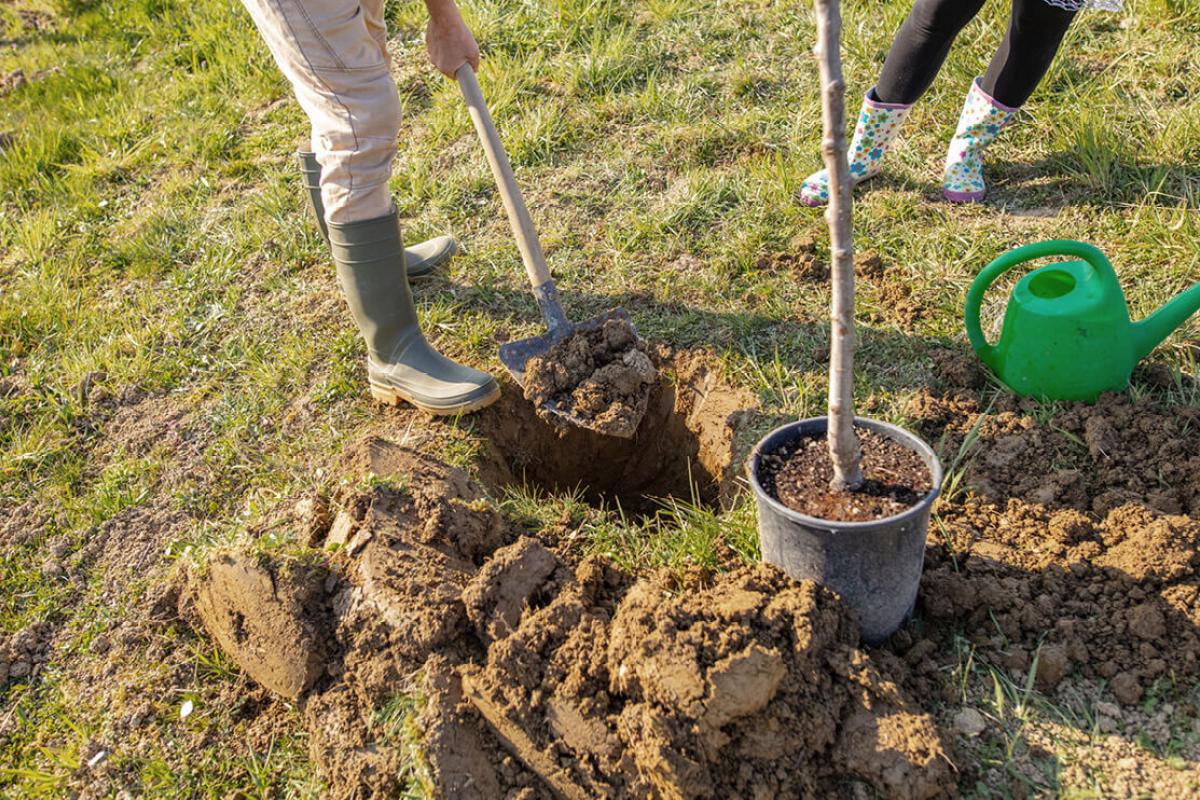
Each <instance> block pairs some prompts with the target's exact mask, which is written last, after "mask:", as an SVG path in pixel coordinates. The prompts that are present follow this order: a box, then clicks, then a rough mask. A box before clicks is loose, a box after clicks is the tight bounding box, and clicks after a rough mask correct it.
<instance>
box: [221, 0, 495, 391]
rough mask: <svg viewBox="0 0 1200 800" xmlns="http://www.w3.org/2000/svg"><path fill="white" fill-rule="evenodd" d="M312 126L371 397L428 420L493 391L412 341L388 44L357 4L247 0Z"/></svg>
mask: <svg viewBox="0 0 1200 800" xmlns="http://www.w3.org/2000/svg"><path fill="white" fill-rule="evenodd" d="M244 2H245V5H246V7H247V9H249V11H250V14H251V16H252V17H253V18H254V22H255V24H256V25H257V26H258V29H259V31H260V32H261V33H262V36H263V38H264V39H265V40H266V42H267V45H268V47H269V48H270V49H271V52H272V54H273V55H274V56H275V60H276V62H277V63H278V64H279V67H280V69H281V70H283V73H284V75H285V76H286V77H287V78H288V80H289V81H290V82H291V84H292V87H293V90H294V91H295V93H296V97H297V99H298V100H299V101H300V105H301V106H302V107H303V108H304V111H305V113H306V114H307V115H308V117H309V120H310V121H311V123H312V128H313V131H314V136H313V139H314V144H315V145H316V151H317V153H316V154H317V158H318V159H319V160H320V164H321V181H320V185H321V200H322V202H323V204H324V206H325V220H326V222H327V228H328V235H329V241H330V246H331V248H332V250H333V255H334V261H335V262H336V263H337V271H338V282H339V284H340V285H341V287H342V291H343V292H344V293H345V295H346V300H347V302H348V303H349V305H350V312H351V315H352V316H353V317H354V321H355V324H356V325H357V326H358V329H359V332H360V333H361V334H362V336H363V338H364V340H366V343H367V353H368V356H367V376H368V379H369V381H370V386H371V393H372V395H373V396H374V397H376V398H377V399H380V400H383V401H385V402H389V403H398V402H400V401H401V400H403V401H407V402H409V403H412V404H413V405H415V406H417V407H419V408H422V409H424V410H426V411H429V412H431V413H435V414H461V413H466V412H469V411H472V410H475V409H478V408H482V407H483V406H486V405H488V404H490V403H491V402H493V401H495V400H496V398H498V397H499V395H500V389H499V387H498V386H497V385H496V382H495V381H494V380H493V379H492V378H491V377H490V376H489V375H487V374H486V373H483V372H479V371H478V370H474V369H471V368H470V367H465V366H462V365H460V364H456V363H454V362H453V361H450V360H449V359H447V358H445V357H444V356H442V355H441V354H440V353H438V352H437V351H436V350H435V349H434V348H433V347H432V346H430V345H429V343H428V342H427V341H426V340H425V337H424V336H423V335H422V334H421V330H420V328H419V326H418V323H417V314H416V309H415V308H414V307H413V302H412V295H411V293H410V292H409V289H408V281H407V280H405V272H404V258H405V256H404V246H403V243H402V241H401V238H400V226H399V220H398V218H397V215H396V210H395V207H394V206H393V204H392V199H391V194H390V192H389V190H388V178H389V177H390V176H391V166H392V159H393V157H394V156H395V153H396V137H397V135H398V133H399V128H400V98H399V96H398V95H397V94H396V86H395V84H394V83H393V82H392V78H391V75H390V74H389V72H388V59H387V54H386V48H381V47H380V45H379V41H378V40H377V39H376V38H375V37H374V36H373V35H372V34H371V32H370V31H369V30H368V28H367V23H366V20H365V16H366V15H365V13H364V11H363V8H362V6H361V5H359V2H358V0H244Z"/></svg>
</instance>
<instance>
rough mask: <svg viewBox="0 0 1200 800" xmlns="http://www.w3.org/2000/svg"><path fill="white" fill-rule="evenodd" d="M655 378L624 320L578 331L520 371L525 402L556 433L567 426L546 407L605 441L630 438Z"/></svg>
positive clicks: (641, 346) (643, 350)
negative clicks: (573, 419)
mask: <svg viewBox="0 0 1200 800" xmlns="http://www.w3.org/2000/svg"><path fill="white" fill-rule="evenodd" d="M657 377H658V373H657V370H656V369H655V367H654V362H653V361H651V359H650V356H649V354H648V351H647V348H646V345H645V344H644V343H643V342H642V341H640V340H639V339H638V337H637V333H636V332H635V331H634V329H633V325H632V324H631V323H630V322H629V320H627V319H621V318H618V317H613V318H610V319H607V320H605V321H604V323H603V324H601V325H580V326H579V327H578V328H576V330H575V333H574V334H573V335H572V336H571V337H570V338H568V339H566V340H564V341H562V342H560V343H558V344H557V345H555V346H554V348H553V349H551V350H550V352H548V353H546V354H545V355H544V356H538V357H536V358H531V359H530V360H529V363H528V364H527V365H526V368H525V399H527V400H528V401H529V402H530V403H532V404H533V406H534V407H535V408H536V409H537V411H538V414H539V415H541V416H542V417H543V418H544V419H546V420H547V421H549V422H551V423H553V424H554V425H557V426H559V427H565V426H569V425H570V423H568V422H567V421H565V420H564V419H562V417H560V416H558V415H557V414H553V413H551V412H550V411H549V410H548V409H547V408H546V407H547V406H549V407H551V408H556V409H559V410H561V411H564V412H567V413H569V414H572V415H574V416H576V417H578V418H579V419H581V420H584V421H585V422H586V423H587V424H588V426H589V427H591V428H593V429H594V430H596V431H599V432H600V433H603V434H605V435H608V436H618V437H621V438H623V439H628V438H631V437H632V436H633V435H634V434H635V433H636V432H637V429H638V425H640V424H641V421H642V418H643V417H644V416H645V415H646V406H647V404H648V402H649V396H650V386H651V385H652V384H653V383H654V382H655V380H656V379H657Z"/></svg>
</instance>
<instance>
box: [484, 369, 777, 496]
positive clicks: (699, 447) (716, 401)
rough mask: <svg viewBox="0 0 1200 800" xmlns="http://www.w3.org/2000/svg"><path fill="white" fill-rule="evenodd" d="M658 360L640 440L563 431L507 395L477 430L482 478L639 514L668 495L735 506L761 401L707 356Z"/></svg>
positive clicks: (494, 484)
mask: <svg viewBox="0 0 1200 800" xmlns="http://www.w3.org/2000/svg"><path fill="white" fill-rule="evenodd" d="M651 356H652V357H653V362H654V366H655V372H656V374H657V376H658V377H657V378H656V380H655V382H654V383H653V384H652V385H651V386H650V390H649V395H648V403H647V409H646V416H645V419H644V421H643V422H642V425H641V426H640V427H639V428H638V430H637V433H636V434H635V436H634V438H632V439H619V438H617V437H614V436H604V435H601V434H598V433H595V432H593V431H589V430H585V429H583V428H578V427H573V428H570V429H567V430H564V429H560V428H558V427H556V426H554V425H552V424H550V423H548V422H547V421H546V420H545V419H543V418H542V417H540V416H539V415H538V414H537V413H535V407H534V406H532V405H531V404H529V403H527V402H525V401H524V400H523V399H522V398H521V397H520V395H519V393H518V392H509V391H505V392H503V393H502V394H501V397H500V400H499V401H497V402H496V403H495V404H494V405H492V406H490V407H489V408H487V409H485V410H484V411H483V412H481V413H480V415H479V417H478V421H477V423H476V425H475V426H474V427H475V431H476V432H477V433H479V434H481V435H482V436H483V437H484V439H485V440H486V441H487V443H488V445H489V447H488V449H487V452H486V453H485V455H484V459H483V462H482V463H481V464H480V478H481V479H482V480H483V482H484V483H485V484H486V485H487V486H488V487H489V488H495V489H499V488H502V487H505V486H510V485H514V484H515V485H520V484H531V485H534V486H539V487H542V488H546V489H549V490H551V491H556V492H572V491H579V492H582V493H583V495H584V497H585V498H586V499H588V500H589V501H592V502H607V503H614V502H615V503H618V504H620V506H621V508H623V509H624V510H626V511H629V512H633V513H643V512H652V511H654V510H655V509H656V508H658V507H659V506H658V499H659V498H664V497H678V498H682V499H685V500H688V501H692V500H693V499H694V500H698V501H699V502H701V503H705V504H708V505H713V506H720V505H725V504H727V503H728V502H730V501H731V500H732V499H733V496H734V494H735V493H736V492H737V491H738V479H739V477H740V475H741V474H742V470H743V465H744V464H745V456H746V453H748V451H749V449H750V447H752V446H753V440H754V438H755V437H754V427H755V425H754V422H755V421H756V419H757V412H756V409H757V407H758V400H757V398H756V397H755V395H754V393H753V392H750V391H748V390H745V389H739V388H737V387H735V386H732V385H730V384H729V383H728V382H727V381H726V380H725V379H724V376H723V374H722V372H721V369H720V367H719V365H718V363H717V362H716V360H715V359H714V358H713V357H712V356H711V354H709V353H707V352H705V351H702V350H694V351H693V350H685V351H673V350H671V349H669V348H666V347H659V348H656V349H655V350H654V351H652V352H651Z"/></svg>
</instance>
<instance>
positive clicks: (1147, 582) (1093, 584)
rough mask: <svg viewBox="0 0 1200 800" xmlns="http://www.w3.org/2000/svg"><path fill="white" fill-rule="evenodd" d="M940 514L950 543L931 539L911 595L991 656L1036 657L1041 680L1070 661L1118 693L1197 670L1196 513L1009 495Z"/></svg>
mask: <svg viewBox="0 0 1200 800" xmlns="http://www.w3.org/2000/svg"><path fill="white" fill-rule="evenodd" d="M942 518H943V521H944V522H945V523H946V524H947V526H948V529H949V530H950V531H951V534H952V548H951V547H946V546H944V545H943V546H935V547H931V548H930V552H929V555H928V558H927V563H926V572H925V576H924V579H923V581H922V589H921V603H922V605H923V607H924V609H925V613H926V614H927V615H928V616H930V617H932V618H934V619H946V620H955V621H957V622H961V623H964V624H965V626H966V629H967V630H968V631H970V633H969V634H968V637H969V639H970V640H971V641H972V642H973V643H975V644H977V645H978V646H980V647H981V648H983V649H984V650H985V651H987V652H989V653H990V654H991V655H992V657H993V658H994V660H995V662H996V663H997V664H1000V665H1003V666H1005V667H1007V668H1009V669H1011V670H1012V671H1013V672H1014V673H1018V674H1020V673H1022V672H1024V671H1025V670H1028V669H1029V668H1030V667H1031V666H1032V665H1033V663H1034V659H1035V657H1036V659H1037V680H1038V684H1039V686H1040V688H1042V689H1044V690H1052V689H1054V688H1055V687H1056V686H1057V685H1058V684H1059V682H1060V681H1062V680H1063V678H1064V677H1066V676H1068V675H1069V674H1071V673H1072V672H1078V673H1079V674H1080V675H1082V676H1084V677H1088V678H1095V679H1099V680H1103V681H1109V682H1110V683H1109V685H1110V689H1111V690H1112V692H1113V694H1114V695H1115V696H1116V698H1117V699H1118V700H1120V701H1121V702H1123V703H1134V702H1137V700H1139V699H1140V698H1141V695H1142V691H1143V689H1144V688H1148V687H1149V686H1150V685H1151V684H1152V683H1153V682H1154V681H1155V680H1156V679H1158V678H1162V677H1166V676H1168V675H1171V674H1174V675H1175V676H1179V677H1183V676H1189V677H1190V676H1194V675H1196V674H1197V667H1198V663H1197V661H1198V658H1200V635H1198V631H1200V611H1198V610H1197V608H1198V606H1197V600H1198V599H1200V585H1198V584H1197V581H1196V566H1197V563H1198V562H1200V553H1198V550H1197V548H1198V547H1200V522H1196V521H1195V520H1192V519H1189V518H1187V517H1182V516H1162V515H1159V514H1156V513H1155V512H1153V511H1150V510H1148V509H1146V508H1144V507H1141V506H1138V505H1127V506H1122V507H1120V508H1117V509H1115V510H1113V511H1112V512H1110V513H1109V514H1108V515H1106V516H1105V518H1104V519H1103V520H1100V521H1095V520H1093V519H1091V518H1089V517H1088V516H1086V515H1084V514H1081V513H1079V512H1077V511H1074V510H1065V511H1050V510H1048V509H1046V508H1045V507H1043V506H1036V505H1031V504H1029V503H1026V502H1024V501H1020V500H1011V501H1009V503H1008V504H1007V506H1006V507H1005V508H1004V509H998V508H996V507H994V506H992V505H990V504H987V503H977V502H973V503H968V504H967V505H966V506H965V507H963V508H962V509H956V510H954V511H952V512H950V513H946V512H943V517H942ZM979 531H987V534H986V538H978V532H979Z"/></svg>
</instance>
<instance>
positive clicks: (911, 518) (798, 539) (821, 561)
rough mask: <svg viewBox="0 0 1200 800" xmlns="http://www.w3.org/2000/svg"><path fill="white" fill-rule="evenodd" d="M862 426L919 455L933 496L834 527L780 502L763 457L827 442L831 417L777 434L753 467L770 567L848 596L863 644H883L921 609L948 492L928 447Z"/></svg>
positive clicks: (878, 425)
mask: <svg viewBox="0 0 1200 800" xmlns="http://www.w3.org/2000/svg"><path fill="white" fill-rule="evenodd" d="M855 426H856V427H859V428H865V429H867V430H872V431H875V432H877V433H879V434H882V435H883V436H886V437H888V438H889V439H892V440H893V441H896V442H899V443H900V444H901V445H903V446H905V447H907V448H909V449H910V450H913V451H914V452H916V453H917V454H918V455H919V456H920V457H921V459H922V460H923V461H924V462H925V464H926V466H928V467H929V472H930V474H931V476H932V479H933V487H934V489H933V491H932V492H930V493H929V495H928V496H927V497H925V498H924V499H923V500H922V501H921V502H920V503H919V504H918V505H916V506H913V507H912V508H910V509H908V510H907V511H905V512H904V513H902V514H897V515H896V516H894V517H888V518H887V519H881V520H876V521H872V522H830V521H828V520H823V519H818V518H816V517H809V516H806V515H804V514H801V513H799V512H796V511H793V510H792V509H790V508H788V507H787V506H785V505H783V504H782V503H780V502H779V501H778V500H775V499H774V498H773V497H771V496H770V495H768V494H767V492H766V491H765V490H764V489H763V486H762V483H761V482H760V481H759V469H760V468H761V463H762V458H763V456H764V455H766V454H768V453H773V452H774V451H776V450H778V449H779V448H780V447H781V446H783V445H784V444H786V443H788V442H791V441H794V440H796V439H800V438H808V437H813V436H824V435H825V432H826V430H827V428H828V421H827V418H826V417H817V418H815V419H806V420H801V421H800V422H793V423H791V424H790V425H784V426H783V427H782V428H777V429H776V430H774V431H772V432H771V433H770V434H769V435H767V437H766V438H764V439H763V440H762V441H761V442H759V443H758V446H757V447H755V448H754V452H753V453H752V454H751V455H750V462H749V464H748V465H747V467H748V470H749V477H750V486H751V487H752V488H753V490H754V496H755V498H756V499H757V500H758V536H759V540H760V542H761V544H762V557H763V560H764V561H766V562H768V563H770V564H775V565H776V566H778V567H780V568H782V569H783V570H784V571H785V572H786V573H787V574H788V575H790V576H792V577H793V578H797V579H800V580H804V579H808V580H814V581H817V582H818V583H821V584H824V585H825V586H828V587H829V588H830V589H833V590H834V591H835V592H837V593H838V594H840V595H841V596H842V598H843V599H844V600H845V601H846V603H847V604H848V605H849V606H850V607H851V608H852V609H853V610H854V611H855V612H856V614H857V615H858V619H859V623H860V624H861V627H862V639H863V641H865V642H867V643H868V644H878V643H879V642H882V641H883V640H884V639H887V638H888V637H889V636H891V635H892V634H893V633H895V632H896V631H897V630H898V629H899V628H900V626H901V625H903V624H904V622H905V620H906V619H907V618H908V616H909V615H910V614H911V613H912V611H913V608H914V606H915V605H916V602H917V589H918V588H919V586H920V583H921V570H922V567H923V566H924V562H925V533H926V531H927V530H928V529H929V516H930V512H931V511H932V509H933V503H934V501H935V500H937V496H938V494H939V493H940V491H941V485H942V465H941V462H939V461H938V457H937V455H936V454H935V453H934V452H933V450H932V449H930V447H929V446H928V445H927V444H925V443H924V442H923V441H921V440H920V439H918V438H917V437H916V436H914V435H912V434H911V433H909V432H908V431H905V430H904V429H902V428H898V427H896V426H895V425H889V424H887V423H886V422H877V421H875V420H870V419H863V418H861V417H860V418H856V419H855Z"/></svg>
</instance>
